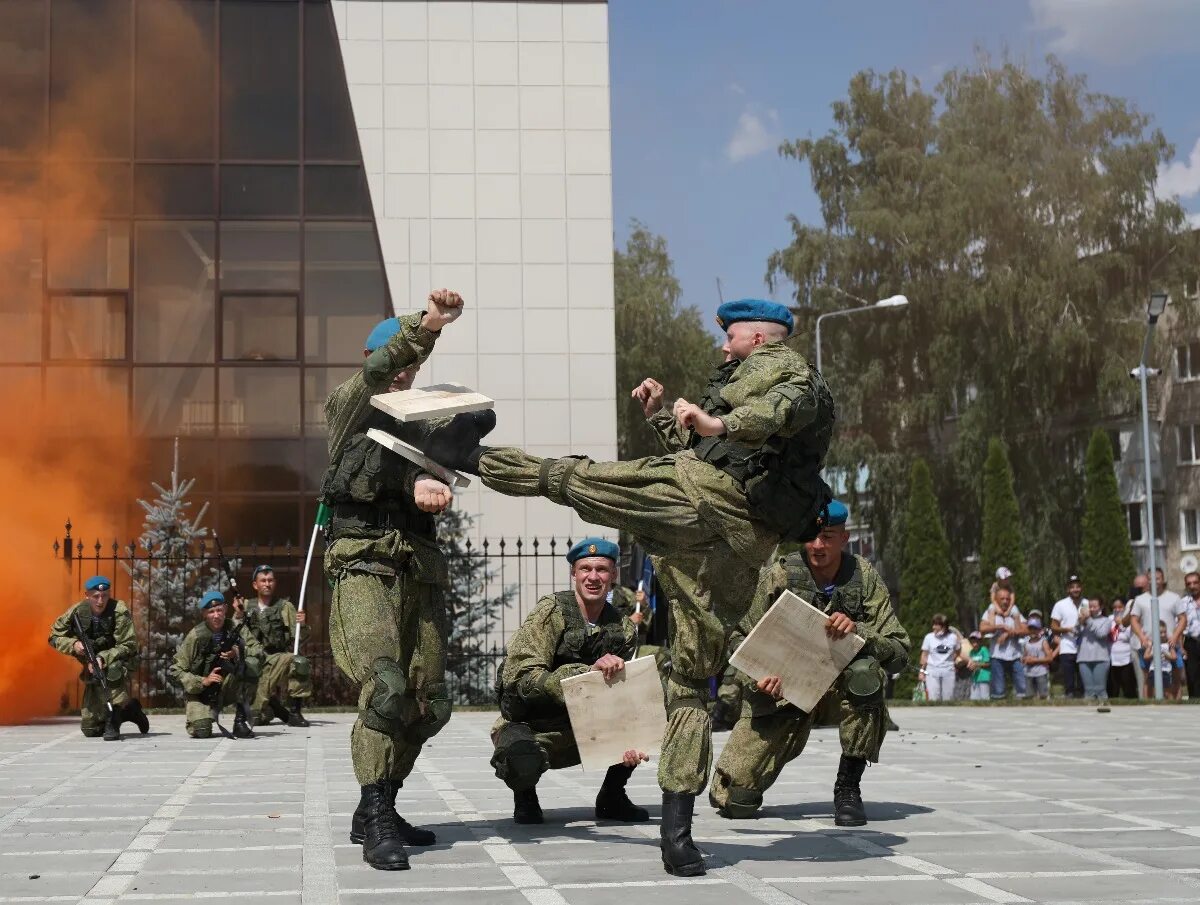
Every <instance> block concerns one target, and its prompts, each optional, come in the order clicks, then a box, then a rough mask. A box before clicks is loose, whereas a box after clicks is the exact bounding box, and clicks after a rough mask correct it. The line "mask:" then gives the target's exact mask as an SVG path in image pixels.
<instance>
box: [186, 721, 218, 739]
mask: <svg viewBox="0 0 1200 905" xmlns="http://www.w3.org/2000/svg"><path fill="white" fill-rule="evenodd" d="M187 734H188V735H190V736H191V737H192V738H212V720H202V721H199V722H195V723H188V724H187Z"/></svg>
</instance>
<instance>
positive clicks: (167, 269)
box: [133, 222, 216, 362]
mask: <svg viewBox="0 0 1200 905" xmlns="http://www.w3.org/2000/svg"><path fill="white" fill-rule="evenodd" d="M215 257H216V227H215V226H214V225H213V224H212V223H188V222H165V223H139V224H138V226H137V258H136V263H135V272H134V287H135V291H134V305H135V311H134V318H133V349H134V358H135V359H136V360H138V361H161V362H204V361H212V360H213V334H214V321H215V318H214V316H213V279H214V277H215V273H214V271H215V269H216V266H215V260H214V259H215Z"/></svg>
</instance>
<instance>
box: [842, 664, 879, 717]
mask: <svg viewBox="0 0 1200 905" xmlns="http://www.w3.org/2000/svg"><path fill="white" fill-rule="evenodd" d="M842 689H843V691H844V692H845V695H846V700H847V701H849V703H850V706H851V707H854V708H856V709H857V708H860V707H868V708H869V707H878V706H879V705H880V704H882V703H883V697H884V675H883V668H882V667H881V666H880V665H879V661H878V660H876V659H875V658H874V657H861V658H859V659H857V660H854V661H852V662H851V663H850V665H849V666H847V667H846V668H845V670H844V671H843V673H842Z"/></svg>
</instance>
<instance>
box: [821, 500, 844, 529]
mask: <svg viewBox="0 0 1200 905" xmlns="http://www.w3.org/2000/svg"><path fill="white" fill-rule="evenodd" d="M849 519H850V510H849V509H847V508H846V504H845V503H843V502H842V501H841V500H830V501H829V505H828V506H826V507H825V527H827V528H834V527H837V526H839V525H844V524H846V522H847V521H849Z"/></svg>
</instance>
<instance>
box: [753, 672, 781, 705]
mask: <svg viewBox="0 0 1200 905" xmlns="http://www.w3.org/2000/svg"><path fill="white" fill-rule="evenodd" d="M758 690H759V691H762V692H765V693H766V694H769V695H770V696H771V697H773V698H774V699H775V700H777V701H778V700H779V699H780V698H782V697H783V679H782V677H780V676H763V677H762V678H761V679H759V680H758Z"/></svg>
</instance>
